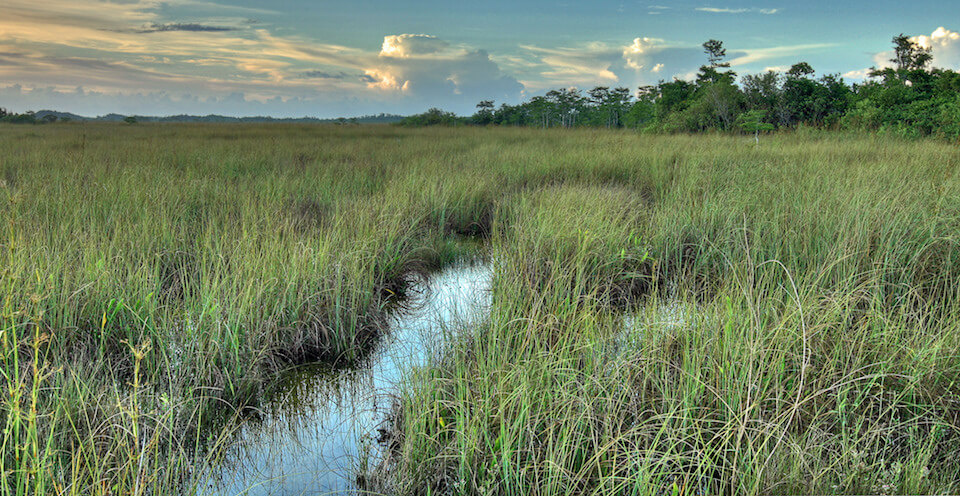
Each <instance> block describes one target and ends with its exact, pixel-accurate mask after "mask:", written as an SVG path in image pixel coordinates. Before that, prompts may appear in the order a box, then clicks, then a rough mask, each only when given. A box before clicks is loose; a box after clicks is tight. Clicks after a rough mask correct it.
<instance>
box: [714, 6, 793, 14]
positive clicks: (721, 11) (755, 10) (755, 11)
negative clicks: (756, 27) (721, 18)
mask: <svg viewBox="0 0 960 496" xmlns="http://www.w3.org/2000/svg"><path fill="white" fill-rule="evenodd" d="M696 10H698V11H700V12H710V13H713V14H764V15H773V14H776V13H779V12H780V9H760V8H749V9H743V8H741V9H731V8H719V7H697V8H696Z"/></svg>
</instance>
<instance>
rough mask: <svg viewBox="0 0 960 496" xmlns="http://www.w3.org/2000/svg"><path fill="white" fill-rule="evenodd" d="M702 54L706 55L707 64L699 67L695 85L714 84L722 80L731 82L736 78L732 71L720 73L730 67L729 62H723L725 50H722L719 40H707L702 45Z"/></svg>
mask: <svg viewBox="0 0 960 496" xmlns="http://www.w3.org/2000/svg"><path fill="white" fill-rule="evenodd" d="M703 53H705V54H707V63H708V64H709V65H704V66H701V67H700V72H699V73H698V74H697V84H699V85H701V86H703V85H705V84H708V83H716V82H719V81H720V80H722V79H730V80H731V82H732V80H733V79H734V78H735V77H736V76H737V75H736V73H734V72H733V71H720V69H725V68H728V67H730V63H729V62H724V61H723V59H725V58H726V57H727V49H726V48H723V42H722V41H719V40H707V41H706V42H704V43H703Z"/></svg>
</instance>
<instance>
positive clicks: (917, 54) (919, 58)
mask: <svg viewBox="0 0 960 496" xmlns="http://www.w3.org/2000/svg"><path fill="white" fill-rule="evenodd" d="M930 50H931V49H930V47H921V46H920V45H919V44H918V43H917V42H915V41H913V40H911V39H910V38H909V37H907V35H905V34H903V33H900V34H899V35H897V36H894V37H893V53H894V57H893V58H892V59H890V62H893V63H894V64H897V71H915V70H924V69H926V67H927V64H929V63H930V61H931V60H933V55H932V54H931V53H930Z"/></svg>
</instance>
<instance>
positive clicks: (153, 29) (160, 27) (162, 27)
mask: <svg viewBox="0 0 960 496" xmlns="http://www.w3.org/2000/svg"><path fill="white" fill-rule="evenodd" d="M237 29H238V28H234V27H227V26H208V25H205V24H197V23H192V22H188V23H183V22H168V23H165V24H157V23H153V24H150V25H149V26H147V27H144V28H142V29H139V30H137V31H136V32H137V33H162V32H165V31H194V32H208V33H217V32H222V31H236V30H237Z"/></svg>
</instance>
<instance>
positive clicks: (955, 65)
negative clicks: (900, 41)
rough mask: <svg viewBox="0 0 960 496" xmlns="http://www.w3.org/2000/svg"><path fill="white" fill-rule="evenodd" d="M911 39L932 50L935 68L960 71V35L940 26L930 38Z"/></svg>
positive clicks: (918, 37) (921, 36)
mask: <svg viewBox="0 0 960 496" xmlns="http://www.w3.org/2000/svg"><path fill="white" fill-rule="evenodd" d="M910 39H911V40H913V41H914V42H916V43H917V44H918V45H920V46H921V47H924V48H930V50H931V52H930V53H931V54H932V55H933V61H932V65H933V66H934V67H941V68H946V69H960V33H957V32H956V31H951V30H949V29H947V28H945V27H943V26H940V27H938V28H937V29H935V30H934V31H933V33H930V35H929V36H926V35H919V36H914V37H912V38H910ZM890 58H892V57H890Z"/></svg>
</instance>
